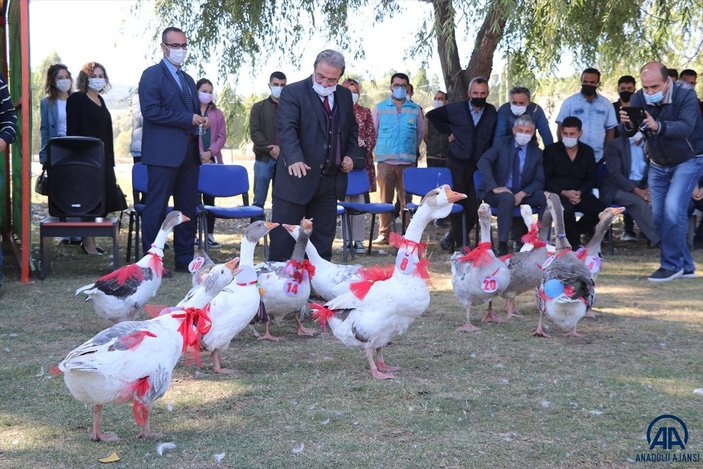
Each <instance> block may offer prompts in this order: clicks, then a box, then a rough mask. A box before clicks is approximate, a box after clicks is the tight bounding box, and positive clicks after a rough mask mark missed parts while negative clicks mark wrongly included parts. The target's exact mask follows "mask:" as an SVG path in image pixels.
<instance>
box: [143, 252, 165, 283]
mask: <svg viewBox="0 0 703 469" xmlns="http://www.w3.org/2000/svg"><path fill="white" fill-rule="evenodd" d="M147 254H149V255H150V256H151V259H149V267H151V270H153V271H154V274H155V275H156V276H157V277H162V276H163V275H164V260H163V258H162V257H161V256H159V255H158V254H154V253H153V252H148V253H147Z"/></svg>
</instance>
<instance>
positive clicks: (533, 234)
mask: <svg viewBox="0 0 703 469" xmlns="http://www.w3.org/2000/svg"><path fill="white" fill-rule="evenodd" d="M539 227H540V223H539V222H537V223H533V224H532V225H530V231H528V232H527V234H526V235H523V236H522V238H520V241H522V242H523V243H525V244H527V243H530V244H531V245H533V246H534V247H535V249H537V248H542V247H544V246H546V245H547V243H545V242H544V241H542V240H541V239H539V237H538V236H537V231H539Z"/></svg>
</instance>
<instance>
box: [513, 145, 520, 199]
mask: <svg viewBox="0 0 703 469" xmlns="http://www.w3.org/2000/svg"><path fill="white" fill-rule="evenodd" d="M512 189H513V194H517V193H518V192H520V189H521V187H520V147H515V158H514V159H513V187H512Z"/></svg>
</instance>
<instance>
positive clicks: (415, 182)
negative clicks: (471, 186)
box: [403, 167, 453, 197]
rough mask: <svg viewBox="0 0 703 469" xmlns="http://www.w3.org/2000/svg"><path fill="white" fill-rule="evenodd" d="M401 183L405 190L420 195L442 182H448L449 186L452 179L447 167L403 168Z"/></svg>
mask: <svg viewBox="0 0 703 469" xmlns="http://www.w3.org/2000/svg"><path fill="white" fill-rule="evenodd" d="M403 183H404V185H405V192H410V193H411V194H413V195H419V196H421V197H422V196H424V195H426V194H427V193H428V192H429V191H431V190H432V189H435V188H437V187H439V186H441V185H443V184H449V186H450V187H451V186H452V184H453V181H452V173H451V171H449V168H443V167H434V168H405V170H404V171H403Z"/></svg>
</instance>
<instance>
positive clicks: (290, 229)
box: [281, 223, 297, 233]
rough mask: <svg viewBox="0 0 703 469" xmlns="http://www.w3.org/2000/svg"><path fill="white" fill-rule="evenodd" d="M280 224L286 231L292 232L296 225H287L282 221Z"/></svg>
mask: <svg viewBox="0 0 703 469" xmlns="http://www.w3.org/2000/svg"><path fill="white" fill-rule="evenodd" d="M281 226H282V227H283V228H285V229H286V231H287V232H288V233H292V232H293V230H294V229H295V227H296V226H297V225H288V224H286V223H283V224H282V225H281Z"/></svg>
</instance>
